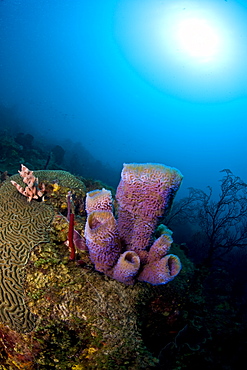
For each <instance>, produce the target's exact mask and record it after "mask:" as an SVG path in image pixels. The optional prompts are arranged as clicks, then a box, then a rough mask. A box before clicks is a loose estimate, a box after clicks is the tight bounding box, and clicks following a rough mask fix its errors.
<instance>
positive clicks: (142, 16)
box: [116, 0, 247, 102]
mask: <svg viewBox="0 0 247 370" xmlns="http://www.w3.org/2000/svg"><path fill="white" fill-rule="evenodd" d="M225 5H226V2H225V1H217V0H216V1H203V2H201V1H200V2H196V1H191V0H188V1H182V0H181V1H176V2H174V1H158V0H157V1H149V0H144V1H143V0H142V1H140V0H138V1H135V2H131V1H126V2H120V4H119V9H118V20H117V23H118V25H117V26H116V35H117V36H116V37H117V40H118V42H119V43H120V45H121V48H122V52H123V54H124V55H125V58H126V59H127V60H128V61H129V63H131V64H132V65H133V66H134V68H135V69H136V71H137V73H139V74H141V75H142V77H144V78H145V79H146V80H147V81H148V82H149V83H150V84H151V85H153V86H154V87H155V88H157V89H159V90H160V91H163V92H165V93H167V94H171V95H173V96H176V97H177V98H180V99H186V100H193V101H199V102H214V101H226V100H229V99H232V98H234V97H235V96H236V94H239V90H240V89H242V91H243V92H244V91H245V92H246V87H245V86H244V84H243V81H241V78H240V75H241V72H242V71H243V68H244V65H243V58H246V55H247V47H246V45H247V43H246V34H247V33H246V22H245V21H244V18H243V16H244V14H245V16H246V9H243V8H242V7H241V6H240V5H239V4H236V3H234V4H233V3H230V2H229V4H228V3H227V6H225ZM245 82H246V79H245Z"/></svg>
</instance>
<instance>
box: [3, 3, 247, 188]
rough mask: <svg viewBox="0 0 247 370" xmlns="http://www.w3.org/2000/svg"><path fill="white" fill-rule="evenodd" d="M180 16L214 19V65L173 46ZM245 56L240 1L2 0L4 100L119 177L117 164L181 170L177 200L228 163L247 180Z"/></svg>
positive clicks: (245, 8)
mask: <svg viewBox="0 0 247 370" xmlns="http://www.w3.org/2000/svg"><path fill="white" fill-rule="evenodd" d="M175 3H176V7H175V8H174V6H173V5H174V4H175ZM171 6H173V8H172V9H171ZM169 12H171V14H170V13H169ZM176 12H177V13H178V14H180V15H181V14H182V16H183V15H184V14H185V16H188V15H190V14H197V12H199V13H198V14H204V13H205V14H206V17H209V18H210V17H211V16H212V14H213V17H214V22H216V23H217V22H218V27H219V29H218V30H219V32H220V34H221V38H222V37H223V39H222V42H223V44H224V45H223V47H222V50H219V53H218V54H217V55H216V56H215V58H214V60H213V61H210V62H201V61H198V60H193V58H188V57H187V56H186V55H184V54H183V53H182V52H181V50H179V49H178V48H177V46H176V45H175V47H174V49H172V48H173V46H174V45H173V35H172V34H171V32H170V30H171V29H172V28H169V27H171V25H173V24H175V23H174V19H175V18H173V17H174V14H175V16H176ZM162 17H164V19H163V18H162ZM159 22H160V23H159ZM163 26H164V34H163V37H164V38H163V39H162V38H161V39H159V35H161V33H157V32H156V31H157V29H156V28H159V32H160V30H161V28H162V27H163ZM168 31H169V32H170V33H169V32H168ZM246 55H247V2H246V1H234V0H232V1H231V0H229V1H224V0H214V1H210V0H209V1H207V0H198V1H196V0H194V1H176V2H174V1H172V0H164V1H161V0H107V1H103V0H90V1H88V0H73V1H72V0H25V1H24V0H22V1H21V0H19V1H16V0H9V1H7V0H3V1H0V104H2V105H4V106H6V107H10V106H13V105H15V106H16V107H17V109H18V112H19V114H20V116H21V117H22V118H23V122H28V124H29V128H28V130H29V132H30V130H31V131H32V132H33V133H34V134H35V135H37V136H38V137H39V138H40V139H41V140H47V138H49V140H53V141H54V143H55V144H56V143H57V142H58V143H59V142H60V140H63V139H64V138H70V139H71V140H72V141H74V142H81V143H82V145H83V146H84V147H85V148H86V149H88V150H89V151H90V152H91V153H92V154H93V156H94V157H95V158H98V159H100V160H101V161H103V162H104V163H108V164H109V165H110V166H112V167H114V168H116V169H118V170H119V174H120V171H121V168H122V164H123V163H124V162H125V163H128V162H158V163H163V164H166V165H169V166H173V167H177V168H178V169H179V170H180V171H181V172H182V173H183V175H184V183H183V187H182V189H181V190H180V195H185V194H187V190H186V189H187V187H189V186H193V187H199V188H202V189H205V187H206V186H207V185H212V186H215V188H216V189H217V183H218V180H219V179H220V178H221V174H220V173H219V171H220V170H222V169H225V168H229V169H231V170H232V171H233V172H234V174H236V175H239V176H240V177H242V178H243V180H245V181H247V175H246V154H247V146H246V136H247V135H246V133H247V129H246V115H247V64H246V63H247V62H246V61H247V57H246ZM30 126H31V128H30ZM24 129H25V128H24ZM216 192H217V190H216Z"/></svg>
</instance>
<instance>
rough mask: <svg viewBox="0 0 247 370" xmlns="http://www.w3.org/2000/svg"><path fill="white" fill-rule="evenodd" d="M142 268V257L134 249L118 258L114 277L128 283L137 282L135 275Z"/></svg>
mask: <svg viewBox="0 0 247 370" xmlns="http://www.w3.org/2000/svg"><path fill="white" fill-rule="evenodd" d="M139 268H140V258H139V256H138V255H137V254H136V253H135V252H133V251H126V252H124V253H123V254H121V256H120V257H119V259H118V262H117V264H116V266H115V267H114V270H113V278H114V279H115V280H118V281H120V282H121V283H124V284H126V285H132V284H134V282H135V276H136V274H137V273H138V271H139Z"/></svg>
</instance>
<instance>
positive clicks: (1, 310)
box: [0, 170, 85, 332]
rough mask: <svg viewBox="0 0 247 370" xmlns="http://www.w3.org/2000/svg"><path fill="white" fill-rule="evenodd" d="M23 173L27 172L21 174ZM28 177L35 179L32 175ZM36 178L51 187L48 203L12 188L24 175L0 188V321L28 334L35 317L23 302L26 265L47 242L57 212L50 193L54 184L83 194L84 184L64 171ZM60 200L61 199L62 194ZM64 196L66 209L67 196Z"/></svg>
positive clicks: (50, 172) (48, 172)
mask: <svg viewBox="0 0 247 370" xmlns="http://www.w3.org/2000/svg"><path fill="white" fill-rule="evenodd" d="M31 172H32V171H31ZM24 174H26V170H24V173H21V175H24ZM29 175H30V173H29V174H28V176H29ZM30 176H31V177H34V176H33V174H31V175H30ZM36 177H39V178H40V179H41V180H42V182H44V183H47V182H48V180H49V183H50V184H51V185H47V186H46V189H47V192H48V193H49V191H50V197H49V198H50V201H49V199H48V198H47V200H46V202H39V203H38V202H35V201H32V202H27V199H26V195H25V194H24V195H25V196H24V195H23V193H22V192H19V191H16V187H14V186H13V185H12V184H13V182H14V183H16V184H18V185H19V184H20V183H21V182H22V181H23V180H25V178H24V176H22V177H21V176H20V175H14V176H12V177H10V179H8V180H6V181H5V182H4V183H3V185H2V186H1V188H0V213H1V219H0V251H1V252H0V279H1V284H0V302H1V304H0V320H1V321H2V322H3V323H4V324H6V325H9V326H10V327H11V328H13V329H15V330H16V331H22V332H25V331H30V330H31V329H32V328H33V326H34V316H33V315H32V314H31V313H30V312H29V310H28V309H27V307H26V304H25V299H24V290H23V281H24V276H25V266H26V264H27V262H28V260H29V256H30V252H31V251H32V249H33V248H34V247H35V246H36V245H38V244H40V243H43V242H49V236H48V231H49V228H50V223H51V221H52V219H53V217H54V215H55V210H56V209H57V204H56V197H55V196H54V197H53V195H52V194H54V193H53V192H51V189H52V191H53V190H54V188H53V184H54V181H56V182H57V181H59V182H60V184H63V185H65V186H69V187H70V188H72V189H73V188H74V187H76V188H78V187H80V194H81V195H82V196H83V195H85V190H84V184H83V183H82V182H81V181H79V180H77V179H76V178H75V177H74V176H72V175H71V174H69V173H67V172H64V171H36V176H35V177H34V178H35V179H36ZM25 181H26V180H25ZM27 182H28V180H27ZM24 184H25V183H24ZM49 186H50V188H49ZM19 187H22V186H21V185H19ZM67 191H68V190H67V189H66V193H67ZM59 197H60V199H61V195H60V196H59ZM64 197H65V206H66V195H64ZM60 206H62V205H60Z"/></svg>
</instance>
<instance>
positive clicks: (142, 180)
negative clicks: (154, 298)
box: [116, 163, 183, 263]
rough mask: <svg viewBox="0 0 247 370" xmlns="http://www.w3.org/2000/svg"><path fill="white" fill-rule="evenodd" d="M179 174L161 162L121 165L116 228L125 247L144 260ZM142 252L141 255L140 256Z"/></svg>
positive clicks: (173, 191)
mask: <svg viewBox="0 0 247 370" xmlns="http://www.w3.org/2000/svg"><path fill="white" fill-rule="evenodd" d="M182 178H183V176H182V174H181V173H180V171H178V170H177V169H175V168H171V167H167V166H165V165H163V164H155V163H147V164H146V163H145V164H136V163H130V164H124V167H123V170H122V173H121V181H120V183H119V185H118V188H117V192H116V200H117V202H118V230H119V235H120V239H121V242H122V243H123V244H124V245H125V248H126V249H127V250H134V251H135V252H136V253H137V254H138V255H139V256H140V258H141V262H142V263H145V258H146V257H145V253H143V252H141V251H146V250H147V249H148V248H149V247H150V245H151V244H152V241H153V239H152V236H153V232H154V230H155V228H156V226H157V224H158V221H159V219H160V218H162V217H163V216H164V215H165V213H166V211H167V210H168V209H169V208H170V206H171V204H172V200H173V198H174V196H175V194H176V192H177V190H178V189H179V186H180V184H181V181H182ZM140 254H142V256H141V255H140Z"/></svg>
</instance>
